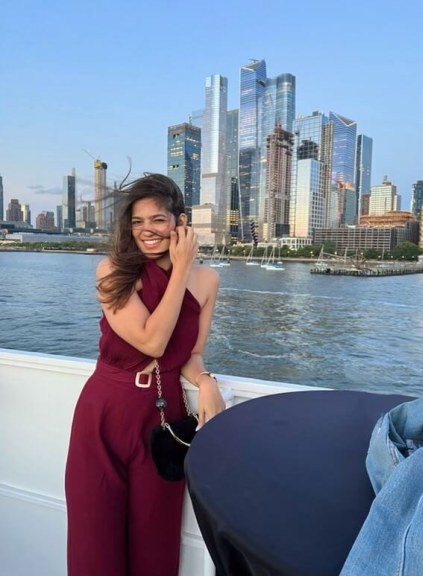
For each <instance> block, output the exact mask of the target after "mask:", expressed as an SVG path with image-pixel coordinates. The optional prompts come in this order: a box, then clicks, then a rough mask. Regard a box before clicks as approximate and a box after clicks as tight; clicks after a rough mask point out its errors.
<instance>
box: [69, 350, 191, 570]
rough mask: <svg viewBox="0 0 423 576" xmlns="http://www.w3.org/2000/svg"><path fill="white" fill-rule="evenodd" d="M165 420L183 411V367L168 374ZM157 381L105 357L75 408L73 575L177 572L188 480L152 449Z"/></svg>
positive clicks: (72, 441)
mask: <svg viewBox="0 0 423 576" xmlns="http://www.w3.org/2000/svg"><path fill="white" fill-rule="evenodd" d="M161 380H162V389H163V396H164V397H165V398H166V400H167V401H168V406H167V408H166V417H167V419H168V420H173V419H177V418H179V417H181V416H182V415H183V404H182V401H181V394H180V384H179V372H177V373H164V374H161ZM156 397H157V389H156V384H155V378H154V377H153V379H152V384H151V386H150V388H137V387H136V386H135V384H134V375H133V374H131V373H129V372H125V371H122V370H119V369H117V368H114V367H112V366H110V365H107V364H104V363H103V362H101V361H99V362H98V363H97V367H96V370H95V372H94V374H93V375H92V376H91V377H90V379H89V380H88V381H87V383H86V385H85V387H84V389H83V391H82V392H81V396H80V398H79V400H78V403H77V406H76V408H75V414H74V420H73V425H72V432H71V438H70V445H69V453H68V459H67V465H66V480H65V485H66V501H67V511H68V576H177V574H178V566H179V548H180V531H181V512H182V501H183V493H184V483H183V482H166V481H164V480H162V479H161V478H160V477H159V476H158V475H157V472H156V469H155V467H154V463H153V461H152V459H151V456H150V452H149V435H150V431H151V428H152V427H153V426H155V425H156V424H159V422H160V419H159V412H158V410H157V408H156V407H155V400H156Z"/></svg>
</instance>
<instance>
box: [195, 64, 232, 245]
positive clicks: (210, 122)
mask: <svg viewBox="0 0 423 576" xmlns="http://www.w3.org/2000/svg"><path fill="white" fill-rule="evenodd" d="M227 108H228V81H227V79H226V78H224V77H223V76H221V75H220V74H214V75H212V76H208V77H207V78H206V88H205V108H204V117H203V127H202V129H201V143H202V151H201V192H200V203H201V204H202V205H203V204H212V205H213V207H214V219H215V222H214V223H213V222H212V223H210V224H211V228H212V229H213V230H214V236H215V237H214V243H215V244H220V243H225V242H226V240H227V228H226V212H227V205H226V194H227V190H226V116H227Z"/></svg>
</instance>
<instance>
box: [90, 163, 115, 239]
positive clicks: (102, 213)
mask: <svg viewBox="0 0 423 576" xmlns="http://www.w3.org/2000/svg"><path fill="white" fill-rule="evenodd" d="M108 196H110V195H108V194H107V164H106V163H105V162H102V161H101V160H99V159H97V160H94V204H95V222H96V226H97V228H99V229H100V230H106V228H107V224H108V222H107V220H108V218H107V214H108V211H109V209H110V203H111V198H110V197H108ZM112 205H113V202H112Z"/></svg>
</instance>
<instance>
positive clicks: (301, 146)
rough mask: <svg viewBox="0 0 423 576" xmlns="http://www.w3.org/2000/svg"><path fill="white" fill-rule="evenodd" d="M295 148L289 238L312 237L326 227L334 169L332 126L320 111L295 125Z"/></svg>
mask: <svg viewBox="0 0 423 576" xmlns="http://www.w3.org/2000/svg"><path fill="white" fill-rule="evenodd" d="M293 131H294V148H293V157H292V182H291V198H290V216H289V235H290V236H294V237H311V236H312V232H313V229H314V228H324V227H325V226H326V222H327V218H328V213H329V211H330V206H329V192H330V178H331V169H332V168H331V166H332V164H331V163H332V145H333V124H332V123H331V122H329V119H328V117H327V116H325V115H324V114H322V113H321V112H313V114H312V115H311V116H299V117H298V118H297V119H296V120H295V121H294V123H293Z"/></svg>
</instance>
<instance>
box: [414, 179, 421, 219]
mask: <svg viewBox="0 0 423 576" xmlns="http://www.w3.org/2000/svg"><path fill="white" fill-rule="evenodd" d="M422 206H423V180H417V182H416V183H415V184H413V191H412V194H411V212H412V213H413V214H414V216H415V217H416V218H417V220H420V216H421V214H422V212H423V211H422Z"/></svg>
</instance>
